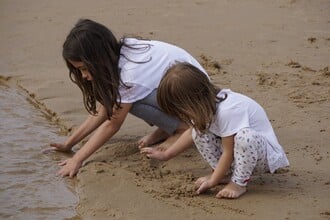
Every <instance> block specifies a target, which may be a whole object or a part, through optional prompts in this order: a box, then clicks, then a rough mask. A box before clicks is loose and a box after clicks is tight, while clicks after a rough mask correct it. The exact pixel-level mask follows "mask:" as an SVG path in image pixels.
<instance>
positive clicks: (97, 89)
mask: <svg viewBox="0 0 330 220" xmlns="http://www.w3.org/2000/svg"><path fill="white" fill-rule="evenodd" d="M121 46H122V44H121V43H120V42H118V41H117V39H116V38H115V36H114V35H113V33H112V32H111V31H110V30H109V29H108V28H107V27H105V26H104V25H102V24H99V23H96V22H94V21H91V20H88V19H81V20H79V21H78V22H77V24H76V25H75V26H74V27H73V29H72V30H71V31H70V33H69V35H68V36H67V38H66V40H65V42H64V44H63V53H62V55H63V58H64V60H65V61H66V64H67V66H68V68H69V74H70V79H71V80H72V81H73V82H74V83H75V84H77V85H78V87H79V88H80V89H81V91H82V93H83V101H84V105H85V108H86V109H87V111H88V112H89V113H90V114H96V113H97V110H96V101H99V102H100V103H102V104H103V105H104V106H105V108H106V109H107V114H108V118H111V116H112V113H113V108H114V107H115V108H120V100H121V98H120V94H119V86H120V82H121V80H120V70H119V68H118V62H119V56H120V48H121ZM69 60H71V61H76V62H83V63H84V64H85V65H86V67H87V69H88V71H89V73H90V74H91V75H92V77H93V80H92V81H88V80H85V79H84V78H83V77H82V75H81V73H80V70H79V69H76V68H75V67H74V66H73V65H72V64H71V63H70V62H69Z"/></svg>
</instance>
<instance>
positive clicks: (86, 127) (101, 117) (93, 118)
mask: <svg viewBox="0 0 330 220" xmlns="http://www.w3.org/2000/svg"><path fill="white" fill-rule="evenodd" d="M106 119H107V113H106V109H105V107H104V106H103V105H100V107H99V108H98V113H97V115H89V116H88V117H87V119H86V120H85V121H84V122H83V123H82V124H81V125H80V126H79V128H78V129H77V130H75V131H74V132H73V134H72V135H71V136H70V137H68V139H67V140H66V141H65V142H64V144H61V143H51V144H50V146H51V147H53V150H58V151H70V150H71V148H72V147H73V146H74V145H76V144H77V143H79V142H80V141H81V140H82V139H84V138H85V137H86V136H87V135H89V134H90V133H91V132H93V131H94V130H95V129H96V128H97V127H99V126H100V125H101V124H102V123H103V122H104V121H105V120H106Z"/></svg>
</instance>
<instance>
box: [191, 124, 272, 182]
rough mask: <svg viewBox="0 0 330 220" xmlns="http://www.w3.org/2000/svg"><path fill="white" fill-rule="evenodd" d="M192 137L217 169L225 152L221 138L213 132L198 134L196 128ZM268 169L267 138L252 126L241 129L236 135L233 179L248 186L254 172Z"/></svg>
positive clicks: (203, 154)
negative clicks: (251, 127)
mask: <svg viewBox="0 0 330 220" xmlns="http://www.w3.org/2000/svg"><path fill="white" fill-rule="evenodd" d="M192 137H193V140H194V143H195V145H196V147H197V149H198V151H199V152H200V154H201V155H202V157H203V158H204V159H205V160H206V161H207V162H208V163H209V164H210V166H211V167H212V168H213V169H215V168H216V166H217V164H218V161H219V159H220V157H221V155H222V152H223V151H222V144H221V138H220V137H219V136H216V135H215V134H213V133H211V132H209V133H203V134H198V133H197V132H196V131H195V130H194V129H193V133H192ZM268 171H269V167H268V163H267V140H266V139H265V138H264V137H263V136H262V135H260V134H259V133H258V132H256V131H254V130H252V129H250V128H243V129H241V130H240V131H239V132H237V134H236V135H235V137H234V160H233V162H232V164H231V172H232V177H231V181H232V182H234V183H236V184H238V185H240V186H246V185H247V183H248V181H249V180H250V177H251V175H252V174H258V173H265V172H268Z"/></svg>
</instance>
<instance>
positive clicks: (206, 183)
mask: <svg viewBox="0 0 330 220" xmlns="http://www.w3.org/2000/svg"><path fill="white" fill-rule="evenodd" d="M209 188H212V184H211V183H210V181H209V180H206V181H204V182H202V183H201V185H200V186H199V188H198V190H197V194H201V193H204V192H205V191H206V190H208V189H209Z"/></svg>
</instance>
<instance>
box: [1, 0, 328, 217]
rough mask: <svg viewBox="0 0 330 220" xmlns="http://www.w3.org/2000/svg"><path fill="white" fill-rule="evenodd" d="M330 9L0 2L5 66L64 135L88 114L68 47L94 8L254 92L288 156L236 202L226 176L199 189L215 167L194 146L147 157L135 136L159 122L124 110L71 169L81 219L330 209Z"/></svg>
mask: <svg viewBox="0 0 330 220" xmlns="http://www.w3.org/2000/svg"><path fill="white" fill-rule="evenodd" d="M329 9H330V2H329V1H328V0H313V1H311V0H274V1H265V0H250V1H244V0H198V1H188V0H184V1H179V0H175V1H161V0H142V1H130V2H128V1H105V0H103V1H102V0H99V1H79V2H78V1H64V0H59V1H42V0H32V1H29V2H24V3H22V2H21V1H18V0H1V1H0V32H1V35H0V40H1V44H0V57H1V59H0V75H1V78H2V79H4V80H7V81H10V82H14V84H16V83H17V84H18V85H19V86H20V87H21V88H23V89H24V90H25V91H27V94H28V95H29V96H31V98H33V99H34V100H35V103H36V106H38V107H39V108H40V109H42V110H43V111H44V112H45V114H47V115H48V118H49V119H50V120H53V121H54V122H55V123H57V124H59V127H60V128H61V129H59V130H61V134H63V135H67V134H68V133H69V132H70V130H71V129H74V128H75V127H76V126H77V125H79V123H80V122H82V121H83V120H84V118H85V117H86V116H87V112H86V111H85V110H84V108H83V104H82V95H81V94H80V91H79V89H78V88H77V87H76V86H75V85H74V84H73V83H72V82H70V80H69V77H68V71H67V69H66V66H65V64H64V62H63V60H62V57H61V47H62V43H63V41H64V39H65V37H66V35H67V33H68V32H69V30H70V29H71V27H72V26H73V25H74V23H75V22H76V21H77V20H78V19H79V18H81V17H84V18H91V19H94V20H96V21H98V22H101V23H103V24H105V25H107V26H108V27H110V28H111V29H112V30H113V32H114V33H115V35H116V36H117V37H120V36H122V35H123V34H137V35H141V36H144V37H147V38H150V39H157V40H163V41H167V42H170V43H173V44H176V45H178V46H180V47H183V48H185V49H186V50H187V51H189V52H190V53H191V54H193V55H194V56H195V57H196V58H198V59H199V60H200V61H201V62H202V63H203V65H204V66H205V67H206V68H207V69H208V70H209V71H210V73H211V78H212V80H213V81H214V82H215V83H216V84H218V85H219V86H221V87H222V88H231V89H232V90H234V91H237V92H242V93H244V94H246V95H248V96H250V97H252V98H254V99H255V100H257V101H258V102H259V103H260V104H262V105H263V106H264V108H265V110H266V112H267V114H268V116H269V118H270V120H271V122H272V124H273V127H274V129H275V132H276V134H277V136H278V138H279V141H280V143H281V144H282V145H283V147H284V149H285V151H286V152H287V155H288V158H289V161H290V163H291V165H290V167H288V168H286V169H282V170H280V172H278V173H275V174H265V175H262V176H256V177H254V178H253V179H252V181H251V183H250V184H249V186H248V191H247V193H246V194H245V195H244V196H243V197H241V198H239V199H237V200H223V199H222V200H219V199H216V198H215V197H214V196H215V194H216V192H217V190H219V189H220V188H221V187H223V186H222V185H219V186H217V187H216V188H215V189H213V190H210V191H209V192H208V193H206V194H204V195H200V196H196V194H195V191H194V185H193V182H194V180H195V179H196V178H197V177H199V176H201V175H205V174H207V173H208V172H209V171H210V169H209V167H208V165H207V164H206V163H205V162H204V161H203V160H202V158H201V156H200V155H199V154H198V153H197V151H196V150H195V149H194V148H191V149H189V150H188V151H186V152H184V153H183V154H181V155H180V156H178V157H177V158H174V159H172V160H170V161H167V162H157V161H153V160H148V159H146V158H143V157H142V156H141V155H140V154H139V152H138V150H137V148H136V144H135V141H136V140H137V139H138V138H139V137H141V136H143V135H145V134H147V133H148V132H150V131H152V129H154V128H151V127H149V126H148V125H146V124H145V123H144V122H143V121H141V120H139V119H136V118H134V117H129V118H128V120H127V121H126V122H125V125H124V126H123V127H122V129H121V131H120V132H119V133H118V134H116V135H115V137H114V138H113V139H112V140H110V141H109V143H107V144H106V145H105V146H103V147H102V148H101V149H100V150H99V151H98V152H97V153H95V154H94V155H93V156H92V157H91V158H89V159H88V161H87V162H86V163H85V165H84V167H83V168H81V170H80V172H79V173H78V175H77V177H76V178H75V179H76V180H77V184H76V191H77V194H78V196H79V201H80V202H79V204H78V205H77V214H78V215H79V217H77V218H82V219H219V218H221V219H266V218H268V219H330V197H329V196H330V172H329V167H330V150H329V144H330V135H329V131H330V119H329V117H330V101H329V97H330V72H329V71H330V70H329V67H330V63H329V61H330V14H329ZM218 67H220V68H218ZM63 138H64V136H63ZM53 141H57V140H49V142H53ZM80 146H81V145H78V146H77V147H76V149H77V148H79V147H80ZM54 175H55V173H54Z"/></svg>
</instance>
